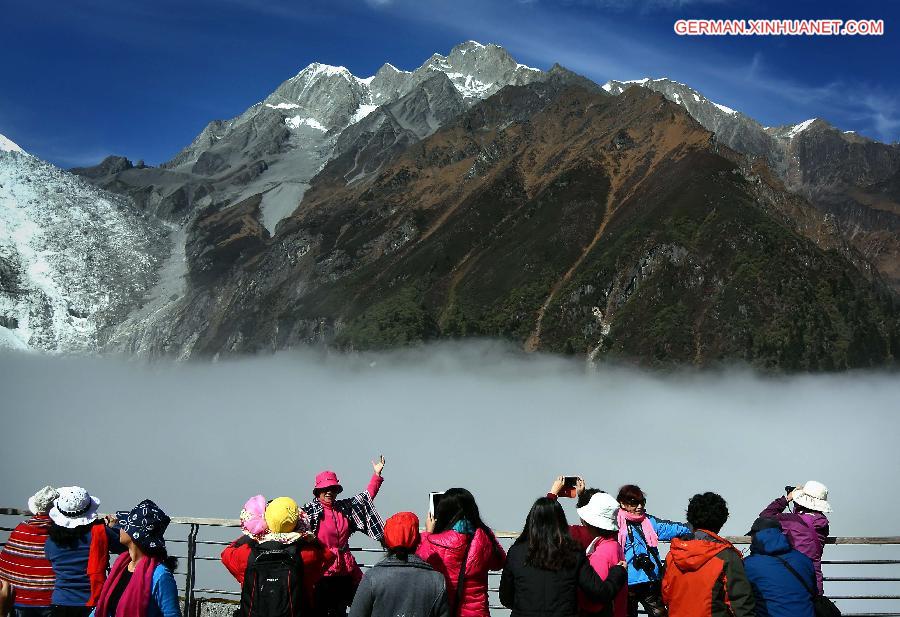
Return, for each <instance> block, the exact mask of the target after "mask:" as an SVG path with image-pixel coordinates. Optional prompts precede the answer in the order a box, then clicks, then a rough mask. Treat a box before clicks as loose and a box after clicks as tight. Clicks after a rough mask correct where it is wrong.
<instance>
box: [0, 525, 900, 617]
mask: <svg viewBox="0 0 900 617" xmlns="http://www.w3.org/2000/svg"><path fill="white" fill-rule="evenodd" d="M29 515H30V513H28V512H24V511H22V510H18V509H15V508H0V516H19V517H27V516H29ZM239 526H240V521H239V520H238V519H221V518H190V517H173V518H172V526H170V527H169V533H168V534H167V537H166V541H167V543H169V544H170V555H172V556H173V557H178V558H179V559H183V560H185V561H186V567H185V570H184V572H180V573H176V574H177V575H178V577H179V579H181V578H183V582H182V581H179V586H178V588H179V591H180V592H181V594H182V596H183V599H184V608H185V611H184V614H185V617H200V610H199V609H200V607H201V606H202V605H203V604H206V603H210V602H215V603H222V602H225V603H234V602H235V600H236V599H237V598H238V597H239V596H240V590H239V589H238V588H237V585H236V584H235V585H234V586H233V587H232V588H230V589H229V588H225V589H218V588H214V587H198V585H197V571H198V568H197V566H198V564H202V563H208V562H209V563H211V562H218V561H219V557H218V555H215V556H212V555H201V554H199V552H198V550H199V549H200V548H203V547H216V549H217V550H220V549H222V548H224V547H225V546H228V545H229V544H230V543H231V541H232V540H233V538H231V539H230V540H227V539H221V540H217V539H200V538H199V536H200V531H201V529H206V530H207V531H210V532H211V531H213V530H219V533H220V534H221V533H223V532H224V531H225V530H227V529H228V528H237V527H239ZM184 527H186V528H187V533H186V534H184V535H182V534H177V535H176V533H174V532H175V531H176V530H178V529H179V528H184ZM12 529H13V527H12V526H0V532H10V531H12ZM495 533H496V536H497V538H498V539H499V540H501V543H504V544H507V545H508V544H510V543H511V542H512V541H513V540H515V538H517V537H518V534H517V533H513V532H503V531H497V532H495ZM727 539H728V540H729V541H731V542H732V543H733V544H735V545H737V546H742V545H747V544H749V543H750V538H749V537H747V536H729V537H728V538H727ZM4 544H5V542H0V546H3V545H4ZM826 544H827V545H829V546H835V547H845V548H850V547H853V548H856V549H858V550H865V551H866V552H868V553H872V552H876V551H878V550H880V549H883V548H885V547H898V546H900V536H887V537H868V536H841V537H831V538H828V540H827V541H826ZM176 546H185V548H186V551H185V554H178V553H180V552H181V551H179V550H177V549H176V548H175V547H176ZM351 550H352V551H353V552H354V553H356V554H357V555H358V556H359V558H358V561H359V562H360V566H361V567H362V568H363V569H366V568H370V567H371V566H372V565H373V564H374V562H375V561H377V559H378V558H380V556H381V555H382V554H383V551H382V550H381V549H380V548H369V547H363V546H355V547H352V548H351ZM831 552H833V551H828V550H826V555H828V553H831ZM376 555H377V557H375V556H376ZM366 557H368V558H366ZM822 564H823V566H826V568H825V570H826V572H828V571H831V570H837V569H841V570H843V569H845V568H846V567H853V568H856V567H868V568H877V569H879V570H882V569H883V568H885V567H894V568H895V571H894V572H893V573H892V575H891V576H866V575H861V576H850V575H846V574H845V575H835V576H826V577H825V581H826V582H831V583H842V584H848V583H849V584H852V585H855V586H859V585H860V584H864V585H867V586H870V585H880V584H885V583H900V548H898V549H896V551H895V553H894V554H893V555H892V557H891V558H878V559H875V558H864V559H859V558H855V559H850V558H848V559H840V558H830V557H829V558H828V559H823V560H822ZM222 570H223V571H224V568H222ZM499 575H500V573H499V572H496V573H495V572H492V573H490V575H489V585H488V591H489V592H490V594H491V595H492V596H493V597H494V598H496V593H497V591H498V588H497V577H499ZM219 578H223V577H221V576H220V577H219ZM227 580H229V581H231V579H230V577H229V578H228V579H227ZM223 586H224V587H227V585H223ZM832 587H833V586H832ZM890 592H891V593H872V592H869V591H866V592H862V593H848V592H840V591H838V592H837V593H835V592H834V591H833V590H832V589H829V593H828V596H829V597H830V598H831V599H832V600H835V601H837V602H838V604H839V605H841V610H842V611H843V614H844V615H845V616H847V617H900V586H898V585H892V586H891V588H890ZM856 601H868V602H879V603H881V604H890V605H892V606H891V610H889V611H887V612H885V611H880V609H879V611H876V612H872V611H863V612H851V611H848V610H847V606H846V604H845V603H846V602H856ZM894 606H896V608H894ZM490 608H491V609H492V610H493V611H506V610H507V609H505V608H504V607H502V606H500V605H499V604H497V603H496V602H492V603H491V605H490Z"/></svg>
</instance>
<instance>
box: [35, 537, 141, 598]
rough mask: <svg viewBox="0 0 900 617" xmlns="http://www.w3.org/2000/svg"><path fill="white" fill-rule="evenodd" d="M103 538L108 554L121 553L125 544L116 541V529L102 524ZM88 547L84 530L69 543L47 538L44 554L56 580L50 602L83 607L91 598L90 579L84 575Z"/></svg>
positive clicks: (117, 539) (89, 545) (89, 544)
mask: <svg viewBox="0 0 900 617" xmlns="http://www.w3.org/2000/svg"><path fill="white" fill-rule="evenodd" d="M106 538H107V541H108V542H109V550H110V552H111V553H121V552H123V551H124V550H125V547H124V546H122V545H121V544H120V543H119V530H118V529H113V528H111V527H106ZM90 550H91V532H90V531H87V532H85V534H84V536H82V537H81V538H79V539H78V540H77V541H76V542H75V543H74V544H73V545H72V546H59V545H58V544H57V543H56V542H54V541H53V539H52V538H47V541H46V543H45V544H44V553H45V554H46V555H47V559H48V560H50V565H51V566H53V573H54V574H55V575H56V583H55V584H54V586H53V597H52V602H53V604H56V605H58V606H87V603H88V601H89V600H90V597H91V581H90V579H89V578H88V574H87V567H88V555H89V553H90Z"/></svg>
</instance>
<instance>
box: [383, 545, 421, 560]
mask: <svg viewBox="0 0 900 617" xmlns="http://www.w3.org/2000/svg"><path fill="white" fill-rule="evenodd" d="M385 550H386V551H387V554H388V557H396V558H397V559H399V560H400V561H408V560H409V556H410V554H411V553H414V552H415V550H410V549H409V548H407V547H405V546H395V547H394V548H387V547H385Z"/></svg>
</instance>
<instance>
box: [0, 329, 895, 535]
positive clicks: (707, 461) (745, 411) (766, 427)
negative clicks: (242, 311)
mask: <svg viewBox="0 0 900 617" xmlns="http://www.w3.org/2000/svg"><path fill="white" fill-rule="evenodd" d="M0 391H2V395H0V396H2V409H3V412H2V424H0V427H2V428H0V433H2V435H3V438H2V440H0V444H2V445H0V448H2V449H0V469H2V470H3V481H2V482H0V506H12V507H24V502H25V499H26V498H27V497H28V496H29V495H31V494H32V492H34V490H35V489H36V488H37V487H39V486H42V485H43V484H47V483H49V484H54V485H67V484H81V485H84V486H85V487H87V488H88V489H89V490H90V491H92V492H94V493H96V494H97V495H98V496H99V497H100V498H101V500H102V501H103V504H102V508H101V509H102V510H104V511H112V510H115V509H121V508H125V507H130V506H131V505H133V504H135V503H136V502H137V501H139V500H140V499H142V498H144V497H151V498H153V499H154V500H156V501H157V502H158V503H159V504H160V505H161V506H162V507H163V508H164V509H166V510H167V511H168V512H169V513H170V514H173V515H178V516H205V517H236V516H237V513H238V510H239V509H240V506H241V504H242V503H243V502H244V500H245V499H246V498H247V497H249V496H251V495H253V494H256V493H263V494H264V495H266V496H267V497H269V498H273V497H276V496H279V495H290V496H293V497H295V498H296V499H297V500H298V501H301V502H302V501H306V500H308V499H309V498H311V497H312V494H311V485H312V479H313V476H314V475H315V474H316V473H317V472H318V471H321V470H322V469H326V468H328V469H334V470H335V471H336V472H337V473H338V474H339V475H340V476H341V478H342V481H343V485H344V487H345V489H346V490H347V491H348V492H350V491H353V492H355V491H358V490H362V488H363V487H364V486H365V484H366V482H367V480H368V477H369V476H370V474H371V471H372V468H371V465H370V462H369V461H370V460H372V459H374V458H375V457H376V456H377V455H378V454H379V453H384V455H385V456H386V458H387V466H386V468H385V472H384V475H385V483H384V486H383V488H382V492H381V494H380V495H379V496H378V500H377V503H378V506H379V509H380V511H381V512H382V513H384V514H385V515H387V514H390V513H392V512H395V511H397V510H401V509H404V510H405V509H410V510H414V511H417V512H419V513H420V514H424V510H425V508H426V502H427V493H428V491H430V490H442V489H445V488H448V487H450V486H465V487H467V488H469V489H470V490H472V491H473V492H474V493H475V495H476V497H477V499H478V502H479V505H480V506H481V509H482V514H483V516H484V518H485V520H486V521H487V522H488V523H489V524H490V525H492V526H494V527H495V528H499V529H506V530H518V529H520V528H521V526H522V523H523V520H524V516H525V514H526V512H527V510H528V508H529V506H530V504H531V502H532V501H533V500H534V498H535V497H537V496H540V495H542V494H544V493H545V492H546V490H547V488H548V487H549V485H550V482H551V480H552V478H553V477H554V476H556V475H558V474H581V475H583V476H585V478H586V480H587V482H588V485H589V486H597V487H600V488H603V489H605V490H608V491H615V490H616V489H617V488H618V487H619V486H620V485H621V484H623V483H637V484H640V485H641V487H642V488H644V490H645V491H646V492H647V494H648V496H649V502H648V509H649V511H650V512H651V513H653V514H655V515H657V516H661V517H664V518H671V519H677V520H682V519H683V516H684V509H685V506H686V504H687V500H688V498H689V497H690V496H691V495H693V494H694V493H696V492H701V491H705V490H714V491H717V492H720V493H722V494H723V495H724V496H725V498H726V499H727V500H728V503H729V508H730V510H731V519H730V520H729V522H728V524H727V526H726V528H725V530H724V532H725V533H728V534H735V535H737V534H742V533H743V532H745V531H746V530H747V528H748V525H749V524H750V522H751V521H752V520H753V518H754V517H755V516H756V515H757V513H758V512H759V511H760V510H761V509H762V508H763V507H764V506H765V505H766V504H768V502H769V501H771V500H772V499H774V498H775V497H777V496H778V495H780V494H781V492H782V487H783V486H784V485H785V484H796V483H800V482H803V481H805V480H807V479H818V480H821V481H822V482H824V483H825V484H827V485H828V487H829V488H830V490H831V500H832V502H833V504H834V508H835V512H834V514H833V515H832V516H831V520H832V527H831V529H832V533H833V534H835V535H896V534H897V533H898V529H897V518H896V517H895V516H893V515H891V516H887V517H886V516H881V515H873V513H875V512H896V511H897V508H898V506H900V491H898V490H897V480H896V473H897V469H898V468H900V447H898V446H900V444H898V442H897V439H898V434H900V432H898V428H900V417H898V414H897V412H898V410H900V379H898V378H897V377H896V376H892V375H881V374H876V373H849V374H843V375H831V376H799V377H789V378H768V377H761V376H758V375H755V374H753V373H751V372H748V371H732V372H719V373H715V374H704V373H696V372H690V373H680V374H679V373H668V374H665V375H660V374H653V373H647V372H641V371H637V370H633V369H624V368H610V367H606V368H600V369H597V370H596V371H594V372H587V371H585V369H584V365H583V364H581V363H571V362H568V361H565V360H561V359H559V358H548V357H541V356H523V355H521V354H519V353H517V352H516V351H514V350H513V349H511V348H508V347H504V346H498V345H489V344H466V345H440V346H433V347H426V348H423V349H418V350H413V351H405V352H398V353H390V354H378V355H358V356H349V357H348V356H335V355H323V354H320V353H313V352H309V353H290V354H279V355H276V356H269V357H260V358H255V359H245V360H229V361H224V362H220V363H216V364H198V363H189V364H174V363H156V364H152V365H148V364H145V363H142V362H136V361H125V360H113V359H95V358H52V357H46V356H34V355H21V354H4V355H2V356H0ZM566 502H567V503H566V507H567V510H568V511H569V514H570V517H572V519H573V520H574V510H573V508H572V503H571V500H566Z"/></svg>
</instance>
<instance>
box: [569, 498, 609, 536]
mask: <svg viewBox="0 0 900 617" xmlns="http://www.w3.org/2000/svg"><path fill="white" fill-rule="evenodd" d="M618 509H619V502H618V501H616V498H615V497H613V496H612V495H610V494H609V493H595V494H594V495H593V496H592V497H591V500H590V501H589V502H587V504H585V505H583V506H582V507H580V508H578V509H577V510H576V511H577V512H578V516H580V517H581V520H583V521H584V522H585V523H587V524H588V525H590V526H592V527H596V528H597V529H605V530H607V531H618V529H619V524H618V523H617V522H616V513H617V511H618Z"/></svg>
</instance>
